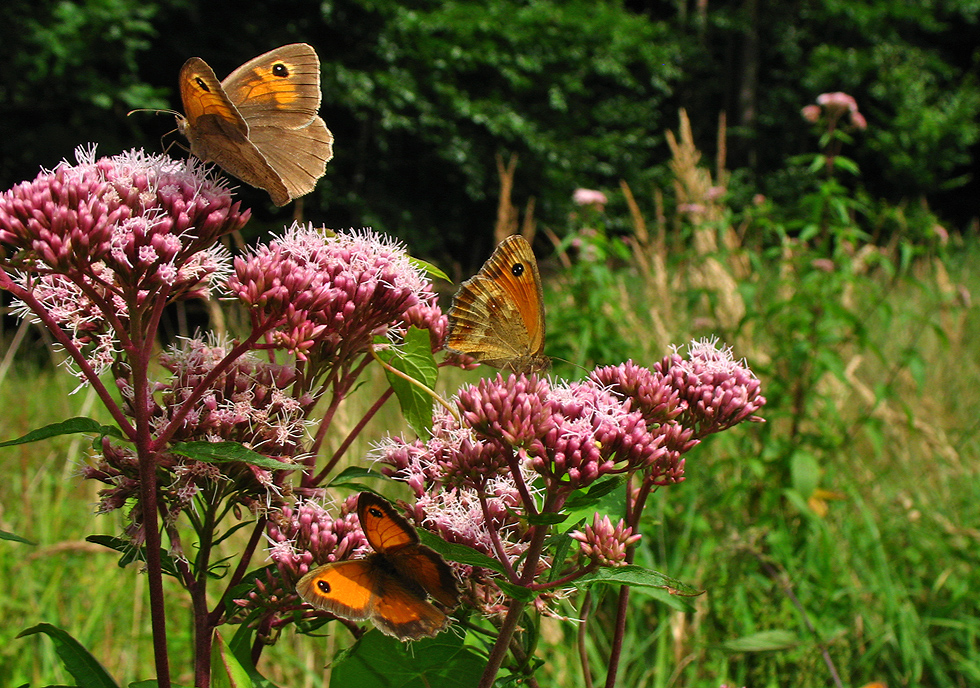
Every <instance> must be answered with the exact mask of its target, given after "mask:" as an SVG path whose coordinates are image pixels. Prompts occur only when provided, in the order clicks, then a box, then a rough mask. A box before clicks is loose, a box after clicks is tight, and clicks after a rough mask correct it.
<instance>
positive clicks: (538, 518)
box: [527, 512, 568, 526]
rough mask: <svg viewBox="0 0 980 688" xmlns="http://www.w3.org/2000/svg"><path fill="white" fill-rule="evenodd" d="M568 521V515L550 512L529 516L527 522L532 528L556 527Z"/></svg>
mask: <svg viewBox="0 0 980 688" xmlns="http://www.w3.org/2000/svg"><path fill="white" fill-rule="evenodd" d="M566 519H568V516H567V515H566V514H562V513H553V512H548V513H542V514H536V515H534V516H528V517H527V522H528V523H530V524H531V525H532V526H551V525H555V524H556V523H564V522H565V520H566Z"/></svg>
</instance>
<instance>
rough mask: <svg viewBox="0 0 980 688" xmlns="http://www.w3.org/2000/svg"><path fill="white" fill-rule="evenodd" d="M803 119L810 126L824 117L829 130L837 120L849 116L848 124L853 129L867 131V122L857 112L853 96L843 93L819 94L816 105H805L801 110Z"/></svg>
mask: <svg viewBox="0 0 980 688" xmlns="http://www.w3.org/2000/svg"><path fill="white" fill-rule="evenodd" d="M802 113H803V119H805V120H806V121H807V122H810V123H811V124H816V123H817V122H819V121H820V117H821V116H825V117H826V118H827V121H828V126H830V127H831V128H832V127H833V126H834V125H836V123H837V122H838V120H840V118H841V117H843V116H844V115H850V120H851V121H850V124H851V126H852V127H854V128H855V129H862V130H863V129H867V128H868V121H867V120H866V119H865V118H864V115H862V114H861V112H860V111H859V110H858V106H857V101H856V100H854V96H851V95H848V94H847V93H844V92H843V91H836V92H834V93H821V94H820V95H819V96H817V104H816V105H807V106H806V107H804V108H803V110H802Z"/></svg>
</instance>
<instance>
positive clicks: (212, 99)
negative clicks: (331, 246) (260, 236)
mask: <svg viewBox="0 0 980 688" xmlns="http://www.w3.org/2000/svg"><path fill="white" fill-rule="evenodd" d="M179 82H180V97H181V100H182V101H183V103H184V112H185V113H186V115H177V129H178V130H179V131H180V133H181V134H183V135H184V136H186V137H187V140H188V141H189V142H190V146H191V153H192V154H193V155H194V156H195V157H197V158H200V159H201V160H204V161H205V162H207V161H211V162H215V163H217V164H218V165H219V166H220V167H221V168H222V169H224V170H225V172H227V173H228V174H231V175H233V176H235V177H238V178H239V179H241V180H242V181H243V182H245V183H247V184H251V185H252V186H255V187H258V188H260V189H265V190H266V191H268V192H269V196H271V197H272V202H273V203H275V204H276V205H278V206H282V205H286V204H287V203H289V201H291V200H293V199H294V198H296V197H298V196H303V195H304V194H308V193H309V192H310V191H312V190H313V187H314V186H316V182H317V180H318V179H319V178H320V177H322V176H323V173H324V172H325V171H326V167H327V161H328V160H330V159H331V158H332V157H333V134H331V133H330V130H329V129H327V125H326V124H324V122H323V120H322V119H320V117H319V116H317V110H318V109H319V107H320V59H319V58H318V57H317V55H316V51H314V50H313V48H312V47H310V46H309V45H307V44H305V43H293V44H291V45H284V46H282V47H279V48H276V49H275V50H271V51H269V52H267V53H265V54H264V55H259V56H258V57H256V58H255V59H253V60H249V61H248V62H246V63H245V64H243V65H242V66H241V67H239V68H238V69H236V70H235V71H234V72H232V73H231V74H230V75H228V78H226V79H225V80H224V81H222V82H221V83H218V79H217V77H216V76H215V75H214V70H213V69H211V68H210V67H209V66H208V64H207V63H206V62H205V61H204V60H202V59H201V58H199V57H192V58H190V59H189V60H187V62H185V63H184V66H183V67H182V68H181V70H180V78H179Z"/></svg>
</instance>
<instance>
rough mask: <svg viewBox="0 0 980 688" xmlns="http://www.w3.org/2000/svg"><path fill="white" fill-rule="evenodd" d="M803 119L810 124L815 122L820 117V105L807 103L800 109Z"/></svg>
mask: <svg viewBox="0 0 980 688" xmlns="http://www.w3.org/2000/svg"><path fill="white" fill-rule="evenodd" d="M802 113H803V119H805V120H806V121H807V122H810V123H811V124H816V123H817V121H819V119H820V106H819V105H807V106H806V107H804V108H803V110H802Z"/></svg>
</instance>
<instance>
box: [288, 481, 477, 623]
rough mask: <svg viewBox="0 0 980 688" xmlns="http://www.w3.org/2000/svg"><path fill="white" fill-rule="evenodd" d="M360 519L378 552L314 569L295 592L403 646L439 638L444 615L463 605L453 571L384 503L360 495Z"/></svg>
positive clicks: (310, 601)
mask: <svg viewBox="0 0 980 688" xmlns="http://www.w3.org/2000/svg"><path fill="white" fill-rule="evenodd" d="M357 517H358V519H359V520H360V522H361V528H362V530H363V531H364V535H365V536H366V537H367V540H368V543H369V544H370V545H371V547H372V548H374V552H373V553H372V554H370V555H368V556H367V557H365V558H364V559H353V560H348V561H338V562H334V563H332V564H324V565H323V566H320V567H318V568H315V569H313V570H312V571H310V572H309V573H307V574H306V575H305V576H303V577H302V578H301V579H300V581H299V583H297V584H296V592H298V593H299V596H300V597H302V598H303V599H304V600H305V601H306V602H308V603H309V604H311V605H312V606H313V607H316V608H317V609H322V610H324V611H328V612H330V613H332V614H334V615H335V616H339V617H342V618H344V619H349V620H351V621H362V620H364V619H370V620H371V621H372V622H373V623H374V625H375V626H377V627H378V628H379V629H380V630H381V631H382V632H384V633H387V634H388V635H392V636H395V637H396V638H399V639H401V640H417V639H419V638H422V637H432V636H435V635H436V634H437V633H439V631H441V630H443V629H444V628H446V626H448V625H449V617H448V616H447V615H446V613H445V611H444V610H451V609H453V608H455V607H456V605H457V604H459V590H458V588H457V587H456V579H455V577H454V576H453V571H452V569H451V568H449V565H448V564H447V563H446V562H445V561H444V560H443V558H442V557H441V556H439V554H438V553H437V552H436V551H435V550H433V549H431V548H429V547H426V546H425V545H423V544H421V543H420V542H419V536H418V533H417V532H415V528H413V527H412V525H411V524H410V523H409V522H408V521H407V520H405V519H404V518H402V517H401V516H400V515H398V513H397V512H395V510H394V509H393V508H392V506H391V504H389V503H388V502H386V501H385V500H384V499H382V498H381V497H378V496H376V495H373V494H371V493H370V492H362V493H361V494H360V495H358V498H357ZM427 598H431V599H432V600H433V601H434V602H435V603H436V604H438V605H439V606H438V607H437V606H436V604H433V603H432V602H430V601H429V600H428V599H427Z"/></svg>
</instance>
